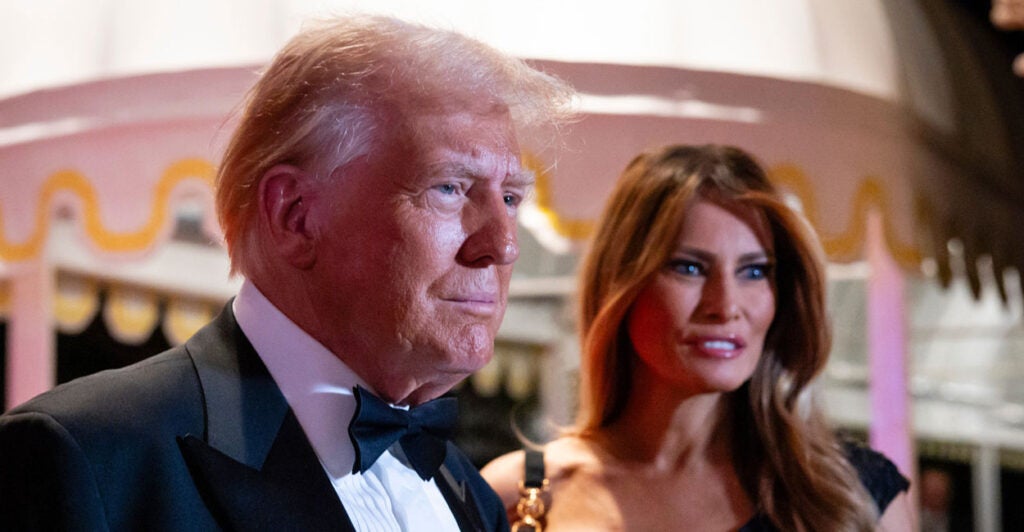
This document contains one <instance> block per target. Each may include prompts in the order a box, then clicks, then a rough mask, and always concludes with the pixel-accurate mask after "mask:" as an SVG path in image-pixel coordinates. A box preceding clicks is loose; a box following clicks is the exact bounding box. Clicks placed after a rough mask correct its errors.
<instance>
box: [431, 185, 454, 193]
mask: <svg viewBox="0 0 1024 532" xmlns="http://www.w3.org/2000/svg"><path fill="white" fill-rule="evenodd" d="M434 188H436V189H437V190H438V191H439V192H441V193H442V194H455V193H456V192H458V191H459V187H458V185H456V184H454V183H443V184H440V185H437V186H436V187H434Z"/></svg>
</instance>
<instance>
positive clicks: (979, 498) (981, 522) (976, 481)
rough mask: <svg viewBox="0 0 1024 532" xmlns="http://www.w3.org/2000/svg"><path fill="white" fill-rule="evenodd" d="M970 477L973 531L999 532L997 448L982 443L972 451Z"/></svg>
mask: <svg viewBox="0 0 1024 532" xmlns="http://www.w3.org/2000/svg"><path fill="white" fill-rule="evenodd" d="M971 476H972V479H971V480H972V483H971V484H972V485H971V487H972V488H973V489H972V490H971V491H973V492H974V501H973V502H974V530H976V531H977V532H1000V531H1001V530H1002V528H1003V527H1002V523H1001V521H1002V519H1001V516H1002V503H1001V501H1000V499H1001V498H1002V497H1001V494H1000V489H999V488H1000V486H999V481H1000V479H999V448H998V447H996V446H995V445H993V444H991V443H984V444H982V445H980V446H978V447H977V448H976V449H974V456H973V457H972V460H971Z"/></svg>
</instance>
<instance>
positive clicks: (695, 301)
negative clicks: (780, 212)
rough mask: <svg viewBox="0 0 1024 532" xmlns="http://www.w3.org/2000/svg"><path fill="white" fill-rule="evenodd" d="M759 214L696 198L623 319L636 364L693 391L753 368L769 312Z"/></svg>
mask: <svg viewBox="0 0 1024 532" xmlns="http://www.w3.org/2000/svg"><path fill="white" fill-rule="evenodd" d="M771 241H772V239H771V230H770V228H769V226H768V222H767V220H766V219H765V218H764V216H763V214H761V213H760V212H757V211H754V210H753V209H750V208H747V207H742V206H730V207H729V208H726V207H723V206H722V204H720V203H714V202H711V201H708V200H699V201H698V202H697V203H695V204H694V205H693V206H692V207H691V208H690V209H689V210H688V211H687V214H686V217H685V219H684V220H683V224H682V227H681V230H680V232H679V238H678V241H677V243H676V246H675V249H674V250H673V252H672V253H671V255H670V256H669V260H668V263H667V264H665V265H664V267H663V268H662V269H661V270H660V271H659V272H658V273H657V274H656V275H655V276H654V278H653V279H652V281H651V282H650V283H649V284H648V285H647V286H646V287H645V288H644V289H643V290H642V291H641V292H640V295H639V296H638V297H637V300H636V302H635V303H634V304H633V307H632V309H631V311H630V313H629V316H628V318H627V320H628V321H627V327H628V330H629V337H630V339H631V341H632V342H633V347H634V348H635V350H636V353H637V355H638V356H639V359H640V362H641V364H644V365H645V366H646V367H647V369H648V370H649V371H650V372H651V373H653V374H654V375H655V376H656V378H657V379H658V380H660V381H663V382H666V383H667V384H669V385H670V386H673V387H677V388H679V389H680V390H681V391H682V392H683V393H685V394H688V395H696V394H701V393H711V392H728V391H732V390H735V389H736V388H738V387H739V386H740V385H741V384H743V383H744V382H745V381H746V380H747V379H749V378H750V376H751V375H752V374H753V372H754V368H755V367H756V366H757V362H758V359H759V358H760V357H761V352H762V350H763V349H764V340H765V335H766V334H767V332H768V327H769V326H770V325H771V323H772V319H773V318H774V317H775V291H774V281H773V267H774V254H773V250H772V249H771Z"/></svg>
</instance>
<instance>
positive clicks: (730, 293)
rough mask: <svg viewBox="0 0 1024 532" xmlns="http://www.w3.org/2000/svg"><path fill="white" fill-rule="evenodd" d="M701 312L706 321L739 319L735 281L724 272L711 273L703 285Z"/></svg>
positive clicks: (738, 301)
mask: <svg viewBox="0 0 1024 532" xmlns="http://www.w3.org/2000/svg"><path fill="white" fill-rule="evenodd" d="M701 296H702V297H701V312H702V314H703V315H704V316H705V318H707V319H708V320H712V321H722V322H724V321H732V320H735V319H737V318H739V317H740V300H739V290H738V287H737V286H736V279H735V278H733V277H732V276H730V275H728V274H727V273H724V272H713V273H711V274H710V275H708V277H707V281H706V282H705V283H704V291H703V293H702V294H701Z"/></svg>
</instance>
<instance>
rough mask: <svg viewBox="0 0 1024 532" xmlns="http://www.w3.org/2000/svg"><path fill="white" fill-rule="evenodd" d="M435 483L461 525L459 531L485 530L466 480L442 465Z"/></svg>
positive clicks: (435, 477) (435, 476) (445, 465)
mask: <svg viewBox="0 0 1024 532" xmlns="http://www.w3.org/2000/svg"><path fill="white" fill-rule="evenodd" d="M434 481H435V482H436V483H437V487H438V488H439V489H440V490H441V495H443V496H444V500H445V501H446V502H447V503H448V507H449V508H451V510H452V515H454V516H455V521H456V522H457V523H458V524H459V530H462V531H467V530H476V531H482V530H484V524H483V522H481V520H480V514H479V512H478V511H477V508H476V503H475V502H474V501H473V494H472V493H471V492H470V490H469V489H467V488H466V481H465V480H461V479H458V478H456V477H455V475H454V474H453V473H452V471H451V469H449V468H448V466H447V464H441V468H440V469H439V470H438V472H437V474H436V475H434Z"/></svg>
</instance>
